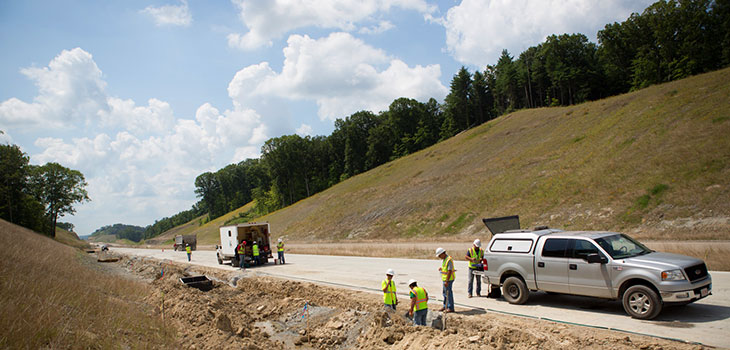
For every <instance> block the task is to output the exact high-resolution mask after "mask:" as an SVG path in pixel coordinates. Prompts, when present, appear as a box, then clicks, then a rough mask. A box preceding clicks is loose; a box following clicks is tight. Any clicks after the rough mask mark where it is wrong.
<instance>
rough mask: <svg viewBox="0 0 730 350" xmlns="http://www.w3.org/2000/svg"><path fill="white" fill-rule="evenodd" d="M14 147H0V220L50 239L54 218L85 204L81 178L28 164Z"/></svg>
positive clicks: (55, 223)
mask: <svg viewBox="0 0 730 350" xmlns="http://www.w3.org/2000/svg"><path fill="white" fill-rule="evenodd" d="M29 160H30V158H29V157H28V156H27V155H26V154H25V153H23V151H22V150H21V149H20V147H18V146H17V145H10V144H4V145H3V144H0V218H2V219H4V220H6V221H9V222H12V223H14V224H17V225H20V226H23V227H27V228H29V229H31V230H34V231H36V232H41V233H43V234H46V235H48V236H51V237H55V236H56V227H57V226H58V225H60V226H63V227H70V228H73V225H70V224H67V223H59V222H58V218H59V217H62V216H64V215H65V214H73V213H75V212H76V210H75V208H74V204H76V203H81V202H84V201H89V200H90V199H89V196H88V195H87V193H86V181H85V180H84V175H83V174H81V172H79V171H78V170H72V169H69V168H66V167H64V166H62V165H60V164H58V163H46V164H44V165H31V164H29Z"/></svg>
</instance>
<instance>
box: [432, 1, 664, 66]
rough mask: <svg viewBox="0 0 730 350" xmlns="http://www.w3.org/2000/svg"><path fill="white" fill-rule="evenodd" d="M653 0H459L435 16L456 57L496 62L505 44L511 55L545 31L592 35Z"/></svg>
mask: <svg viewBox="0 0 730 350" xmlns="http://www.w3.org/2000/svg"><path fill="white" fill-rule="evenodd" d="M653 2H654V1H653V0H606V1H594V0H463V1H462V2H461V3H460V4H459V5H457V6H454V7H452V8H451V9H449V10H448V12H447V14H446V17H445V18H442V19H437V20H436V21H439V22H440V23H442V24H443V26H444V27H445V28H446V46H447V50H448V52H449V53H450V54H451V55H452V56H453V57H454V58H455V59H456V60H457V61H459V62H461V63H465V64H472V65H476V66H479V67H483V66H485V65H487V64H495V63H496V62H497V59H498V58H499V55H500V54H501V52H502V50H503V49H507V50H508V51H509V52H510V54H512V55H513V56H517V55H519V54H520V53H521V52H522V51H524V50H525V49H527V48H528V47H530V46H534V45H537V44H539V43H541V42H542V41H544V40H545V38H546V37H547V36H548V35H552V34H558V35H560V34H564V33H583V34H585V35H586V36H587V37H588V38H590V39H591V40H595V35H596V33H597V32H598V30H600V29H602V28H603V26H604V25H606V24H607V23H613V22H616V21H623V20H625V19H626V18H627V17H628V16H629V15H630V14H631V13H632V12H641V11H642V10H643V9H644V8H645V7H646V6H648V5H649V4H651V3H653Z"/></svg>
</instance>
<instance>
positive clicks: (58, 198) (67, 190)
mask: <svg viewBox="0 0 730 350" xmlns="http://www.w3.org/2000/svg"><path fill="white" fill-rule="evenodd" d="M30 179H31V180H30V183H31V189H32V191H33V193H34V195H35V197H36V199H37V200H38V201H39V202H40V203H41V204H43V206H44V208H45V211H46V216H47V218H48V219H49V221H50V225H51V227H50V229H49V234H50V236H51V237H56V222H57V220H58V217H62V216H64V215H65V214H72V215H73V214H74V213H75V212H76V209H75V208H74V204H76V203H82V202H85V201H89V200H90V199H89V196H88V194H87V193H86V185H87V184H86V181H85V179H84V175H83V174H81V172H79V171H78V170H72V169H69V168H66V167H64V166H62V165H60V164H58V163H46V164H45V165H42V166H36V167H33V169H32V171H31V177H30Z"/></svg>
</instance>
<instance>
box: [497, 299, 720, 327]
mask: <svg viewBox="0 0 730 350" xmlns="http://www.w3.org/2000/svg"><path fill="white" fill-rule="evenodd" d="M710 298H712V296H710ZM497 300H498V301H500V302H504V303H506V302H507V301H505V300H504V298H499V299H497ZM527 304H528V305H540V306H546V307H552V308H556V309H566V310H587V311H592V312H596V313H603V314H611V315H623V316H625V317H629V316H628V315H626V312H624V308H623V306H622V305H621V302H620V301H618V300H606V299H597V298H590V297H582V296H575V295H561V294H558V295H555V294H553V295H550V294H547V293H542V292H540V293H530V299H529V300H528V301H527ZM725 319H730V307H727V306H720V305H708V304H698V303H692V304H689V305H685V306H666V307H665V308H664V309H663V310H662V312H661V313H660V314H659V316H658V317H657V318H655V319H654V320H651V321H645V322H648V323H653V324H657V325H660V326H667V327H676V328H691V327H692V325H689V324H687V323H702V322H713V321H721V320H725Z"/></svg>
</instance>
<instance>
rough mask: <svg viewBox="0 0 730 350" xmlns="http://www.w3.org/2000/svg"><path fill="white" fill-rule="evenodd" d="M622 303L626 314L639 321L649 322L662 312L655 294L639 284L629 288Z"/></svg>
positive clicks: (659, 301)
mask: <svg viewBox="0 0 730 350" xmlns="http://www.w3.org/2000/svg"><path fill="white" fill-rule="evenodd" d="M622 302H623V306H624V310H625V311H626V313H627V314H629V316H631V317H633V318H638V319H640V320H651V319H653V318H654V317H657V315H659V313H660V312H661V311H662V302H661V300H659V296H658V295H657V294H656V292H655V291H654V290H653V289H651V288H649V287H647V286H645V285H641V284H638V285H635V286H632V287H629V289H627V290H626V292H625V293H624V296H623V298H622Z"/></svg>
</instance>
